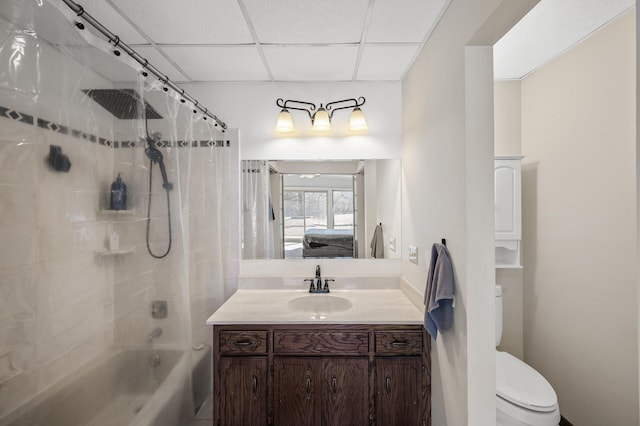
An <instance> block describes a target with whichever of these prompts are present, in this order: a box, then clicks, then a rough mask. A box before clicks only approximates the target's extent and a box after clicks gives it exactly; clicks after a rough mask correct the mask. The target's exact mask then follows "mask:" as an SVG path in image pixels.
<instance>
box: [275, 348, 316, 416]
mask: <svg viewBox="0 0 640 426" xmlns="http://www.w3.org/2000/svg"><path fill="white" fill-rule="evenodd" d="M321 366H322V361H321V360H320V359H315V358H302V357H298V358H294V357H276V358H274V360H273V392H274V413H273V414H274V424H276V425H278V426H288V425H292V426H306V425H308V426H317V425H319V423H318V419H319V408H320V397H321V395H320V392H319V386H318V371H319V370H320V367H321Z"/></svg>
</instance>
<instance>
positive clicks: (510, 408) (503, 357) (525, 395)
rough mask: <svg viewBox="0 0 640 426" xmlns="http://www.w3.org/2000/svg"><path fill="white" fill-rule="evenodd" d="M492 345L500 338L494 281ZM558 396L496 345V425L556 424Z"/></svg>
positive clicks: (499, 304)
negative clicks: (494, 323)
mask: <svg viewBox="0 0 640 426" xmlns="http://www.w3.org/2000/svg"><path fill="white" fill-rule="evenodd" d="M495 291H496V348H497V347H498V345H499V344H500V340H501V339H502V287H501V286H500V285H496V290H495ZM559 423H560V408H559V407H558V397H557V396H556V393H555V391H554V390H553V387H552V386H551V385H550V384H549V382H548V381H547V380H546V379H545V378H544V377H543V376H542V375H541V374H540V373H538V372H537V371H536V370H534V369H533V368H532V367H530V366H529V365H527V364H525V363H524V362H522V361H520V360H519V359H518V358H516V357H514V356H513V355H511V354H508V353H506V352H501V351H498V350H497V349H496V425H497V426H557V425H558V424H559Z"/></svg>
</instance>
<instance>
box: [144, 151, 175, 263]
mask: <svg viewBox="0 0 640 426" xmlns="http://www.w3.org/2000/svg"><path fill="white" fill-rule="evenodd" d="M152 182H153V160H150V164H149V202H148V203H147V251H148V252H149V254H150V255H151V257H153V258H156V259H162V258H164V257H166V256H167V255H168V254H169V251H171V205H170V203H169V188H165V191H166V193H167V226H168V227H169V246H168V247H167V251H165V252H164V253H163V254H161V255H158V254H155V253H153V251H152V250H151V245H150V244H149V227H150V226H151V189H152Z"/></svg>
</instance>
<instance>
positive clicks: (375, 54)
mask: <svg viewBox="0 0 640 426" xmlns="http://www.w3.org/2000/svg"><path fill="white" fill-rule="evenodd" d="M419 48H420V45H419V44H415V45H395V46H391V45H370V44H367V45H365V47H364V50H363V51H362V57H361V58H360V67H359V69H358V80H368V81H371V80H382V81H387V80H391V81H399V80H401V79H402V77H403V76H404V73H405V71H407V68H408V67H409V66H410V65H411V64H412V63H413V58H414V57H415V55H416V53H417V51H418V49H419Z"/></svg>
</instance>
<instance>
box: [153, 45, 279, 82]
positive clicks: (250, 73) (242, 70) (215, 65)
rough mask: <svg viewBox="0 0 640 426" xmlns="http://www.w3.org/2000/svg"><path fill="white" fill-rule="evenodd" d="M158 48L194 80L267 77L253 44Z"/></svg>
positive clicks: (239, 79) (234, 79)
mask: <svg viewBox="0 0 640 426" xmlns="http://www.w3.org/2000/svg"><path fill="white" fill-rule="evenodd" d="M162 50H164V51H165V52H166V53H167V54H168V55H169V57H171V59H173V61H174V62H176V63H178V64H180V66H181V67H182V69H184V71H185V72H186V73H187V74H189V76H190V77H191V78H193V79H194V80H195V81H242V80H268V79H269V75H268V73H267V71H266V69H265V67H264V65H263V63H262V59H261V58H260V55H259V53H258V51H257V49H256V48H255V47H254V46H235V47H228V46H202V47H195V46H183V47H174V46H163V47H162Z"/></svg>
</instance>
